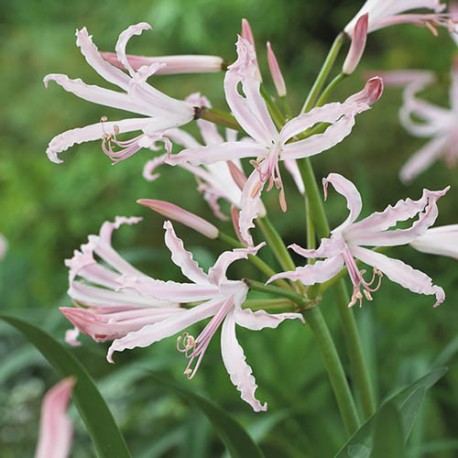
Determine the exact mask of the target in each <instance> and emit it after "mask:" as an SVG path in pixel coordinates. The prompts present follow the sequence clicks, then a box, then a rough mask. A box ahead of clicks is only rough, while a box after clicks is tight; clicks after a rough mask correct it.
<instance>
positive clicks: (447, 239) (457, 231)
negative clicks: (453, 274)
mask: <svg viewBox="0 0 458 458" xmlns="http://www.w3.org/2000/svg"><path fill="white" fill-rule="evenodd" d="M410 245H411V246H413V247H414V248H415V249H416V250H418V251H421V252H422V253H431V254H437V255H441V256H450V257H452V258H455V259H458V224H452V225H449V226H441V227H434V228H432V229H428V230H427V231H426V232H425V233H424V234H423V235H422V236H421V237H418V238H417V239H415V240H414V241H413V242H411V243H410Z"/></svg>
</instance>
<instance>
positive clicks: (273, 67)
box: [267, 41, 286, 97]
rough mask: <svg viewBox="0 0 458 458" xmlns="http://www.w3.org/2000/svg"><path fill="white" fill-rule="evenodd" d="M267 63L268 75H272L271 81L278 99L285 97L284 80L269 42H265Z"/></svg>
mask: <svg viewBox="0 0 458 458" xmlns="http://www.w3.org/2000/svg"><path fill="white" fill-rule="evenodd" d="M267 62H268V64H269V70H270V74H271V75H272V80H273V82H274V85H275V89H276V90H277V94H278V96H279V97H285V96H286V85H285V80H284V79H283V75H282V73H281V70H280V66H279V65H278V60H277V57H276V56H275V53H274V52H273V50H272V46H271V45H270V42H269V41H268V42H267Z"/></svg>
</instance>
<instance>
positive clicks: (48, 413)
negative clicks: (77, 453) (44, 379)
mask: <svg viewBox="0 0 458 458" xmlns="http://www.w3.org/2000/svg"><path fill="white" fill-rule="evenodd" d="M75 382H76V380H75V379H74V378H72V377H69V378H66V379H63V380H62V381H60V382H59V383H58V384H57V385H55V386H54V387H53V388H51V389H50V390H49V391H48V392H47V393H46V395H45V397H44V399H43V405H42V410H41V419H40V432H39V437H38V444H37V449H36V452H35V458H66V457H68V456H69V454H70V447H71V445H72V438H73V425H72V422H71V420H70V418H69V417H68V416H67V407H68V403H69V402H70V397H71V395H72V391H73V387H74V385H75Z"/></svg>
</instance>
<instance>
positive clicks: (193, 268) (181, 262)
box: [62, 218, 303, 411]
mask: <svg viewBox="0 0 458 458" xmlns="http://www.w3.org/2000/svg"><path fill="white" fill-rule="evenodd" d="M137 221H138V219H136V218H131V219H126V218H117V219H116V221H115V223H105V224H104V225H103V226H102V228H101V231H100V235H99V236H98V237H97V236H90V237H89V243H88V244H87V245H84V246H83V247H82V249H81V252H75V256H74V257H73V259H71V260H70V261H68V262H67V265H68V266H69V267H70V281H71V287H70V291H69V294H70V296H71V297H72V298H73V299H74V300H75V301H77V302H78V303H80V304H82V305H86V306H87V307H89V308H86V309H85V308H64V309H62V311H63V313H64V314H65V316H66V317H67V318H68V319H69V320H70V321H71V322H72V323H74V324H75V325H76V327H77V328H78V329H79V330H81V331H82V332H84V333H86V334H89V335H91V336H92V337H93V338H94V339H95V340H113V343H112V344H111V346H110V348H109V350H108V355H107V359H108V360H109V361H110V362H112V356H113V353H114V352H116V351H123V350H125V349H131V348H135V347H147V346H149V345H151V344H153V343H154V342H157V341H159V340H162V339H164V338H166V337H170V336H172V335H174V334H177V333H182V332H183V331H184V330H185V329H187V328H188V327H189V326H192V325H193V324H195V323H197V322H199V321H202V320H205V319H208V318H211V319H210V321H209V323H208V324H207V326H206V327H205V328H204V330H203V331H202V332H201V333H200V334H199V335H198V336H197V337H193V336H191V335H190V334H188V333H187V332H185V333H184V334H183V335H182V336H181V337H179V338H178V350H179V351H181V352H183V353H184V354H185V356H186V357H187V359H188V360H189V362H188V364H187V366H186V369H185V374H186V376H187V377H188V378H192V377H193V376H194V375H195V373H196V371H197V369H198V368H199V366H200V364H201V361H202V358H203V356H204V354H205V351H206V350H207V347H208V345H209V344H210V341H211V339H212V337H213V335H214V333H215V332H216V330H217V329H218V328H219V326H221V327H222V331H221V354H222V358H223V362H224V365H225V367H226V369H227V371H228V373H229V376H230V378H231V381H232V383H233V384H234V385H235V386H236V387H237V389H238V390H239V391H240V392H241V397H242V399H243V400H244V401H246V402H248V403H249V404H250V405H251V407H252V408H253V410H255V411H262V410H266V408H267V405H266V404H261V403H260V402H259V401H258V400H257V399H256V397H255V391H256V388H257V385H256V381H255V379H254V377H253V375H252V370H251V368H250V366H249V365H248V364H247V363H246V361H245V355H244V353H243V349H242V347H241V346H240V344H239V343H238V341H237V338H236V334H235V325H236V324H238V325H240V326H243V327H245V328H248V329H252V330H260V329H263V328H265V327H269V328H276V327H277V326H278V325H279V324H280V323H281V322H282V321H283V320H286V319H299V320H301V321H303V318H302V315H300V314H298V313H282V314H278V315H271V314H269V313H267V312H264V311H256V312H252V311H251V310H248V309H243V308H242V304H243V302H244V301H245V297H246V295H247V293H248V287H247V285H246V284H245V283H244V282H243V281H235V280H228V279H227V278H226V270H227V268H228V267H229V265H231V264H232V263H233V262H234V261H236V260H238V259H246V258H247V256H248V255H249V254H255V253H256V252H257V251H258V249H259V248H260V246H258V247H254V248H246V249H236V250H233V251H228V252H225V253H223V254H222V255H221V256H220V257H219V258H218V260H217V261H216V263H215V265H214V266H213V267H212V268H211V269H210V270H209V272H208V274H207V273H205V272H204V271H203V270H202V269H201V268H200V267H199V266H198V265H197V263H196V262H195V261H194V260H193V258H192V255H191V253H189V252H188V251H186V250H185V249H184V246H183V242H182V241H181V239H179V238H178V237H177V236H176V234H175V231H174V229H173V226H172V224H171V223H170V221H166V222H165V223H164V228H165V244H166V246H167V248H168V249H169V250H170V253H171V258H172V261H173V262H174V263H175V264H176V265H177V266H178V267H179V268H180V269H181V271H182V273H183V275H184V276H185V277H187V278H188V279H189V280H190V283H177V282H173V281H162V280H156V279H153V278H151V277H148V276H146V275H145V274H143V273H142V272H140V271H138V270H137V269H135V268H134V267H133V266H131V265H130V264H129V263H127V262H126V261H125V260H124V259H122V258H121V257H120V256H119V254H117V253H116V252H115V251H114V250H113V248H112V247H111V245H110V238H111V233H112V231H113V230H114V229H115V228H117V227H119V226H120V225H121V224H123V223H127V224H132V223H135V222H137ZM94 255H96V256H97V257H99V258H101V259H102V260H103V261H104V262H105V264H107V267H105V266H104V265H102V264H100V263H97V262H96V261H95V259H94ZM77 276H78V277H80V278H81V279H83V280H85V282H90V283H91V285H88V284H85V283H83V282H82V281H81V280H79V281H77V280H75V277H77ZM196 302H198V303H199V302H200V304H199V305H195V303H196ZM185 304H192V306H191V307H185Z"/></svg>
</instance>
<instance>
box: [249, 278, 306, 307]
mask: <svg viewBox="0 0 458 458" xmlns="http://www.w3.org/2000/svg"><path fill="white" fill-rule="evenodd" d="M243 281H244V282H245V283H246V284H247V285H248V286H249V287H250V289H252V290H254V291H260V292H263V293H269V294H272V295H273V296H279V297H286V298H287V299H290V300H291V301H293V302H294V303H295V304H297V305H298V309H301V310H303V309H306V308H307V307H310V306H313V305H314V304H311V302H310V301H309V300H308V299H306V298H305V297H304V296H301V295H300V294H297V293H295V292H294V291H291V290H290V289H285V288H279V287H278V286H271V285H265V284H264V283H261V282H259V281H256V280H250V279H247V278H246V279H244V280H243Z"/></svg>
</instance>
